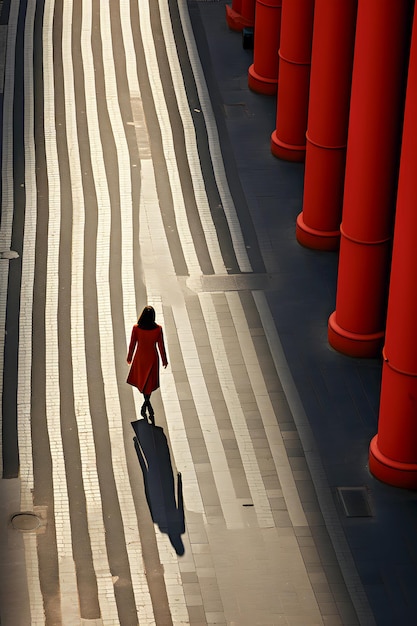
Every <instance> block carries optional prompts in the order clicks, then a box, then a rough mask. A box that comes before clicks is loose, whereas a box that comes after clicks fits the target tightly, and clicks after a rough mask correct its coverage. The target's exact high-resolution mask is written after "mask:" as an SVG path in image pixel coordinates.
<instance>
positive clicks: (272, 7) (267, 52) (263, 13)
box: [248, 0, 282, 95]
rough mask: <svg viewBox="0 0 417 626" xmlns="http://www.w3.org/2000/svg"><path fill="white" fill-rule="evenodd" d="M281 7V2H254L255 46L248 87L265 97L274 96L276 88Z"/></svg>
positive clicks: (275, 0)
mask: <svg viewBox="0 0 417 626" xmlns="http://www.w3.org/2000/svg"><path fill="white" fill-rule="evenodd" d="M281 7H282V0H256V11H255V38H254V41H255V45H254V50H253V64H252V65H251V66H250V68H249V72H248V85H249V87H250V89H252V90H253V91H256V92H258V93H262V94H265V95H274V94H275V93H276V91H277V86H278V50H279V42H280V33H281Z"/></svg>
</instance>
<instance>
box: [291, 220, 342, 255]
mask: <svg viewBox="0 0 417 626" xmlns="http://www.w3.org/2000/svg"><path fill="white" fill-rule="evenodd" d="M295 235H296V237H297V241H298V243H299V244H301V245H302V246H304V247H305V248H311V249H312V250H325V251H331V250H338V249H339V246H340V230H333V231H325V230H316V229H315V228H310V226H307V224H306V223H305V222H304V218H303V212H302V211H301V213H299V215H298V217H297V222H296V227H295Z"/></svg>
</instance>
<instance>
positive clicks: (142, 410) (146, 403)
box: [140, 393, 151, 419]
mask: <svg viewBox="0 0 417 626" xmlns="http://www.w3.org/2000/svg"><path fill="white" fill-rule="evenodd" d="M150 397H151V396H150V395H148V394H147V393H144V394H143V398H144V400H145V401H144V403H143V404H142V408H141V410H140V414H141V415H142V417H144V418H145V419H148V416H147V415H146V407H147V406H148V403H149V398H150Z"/></svg>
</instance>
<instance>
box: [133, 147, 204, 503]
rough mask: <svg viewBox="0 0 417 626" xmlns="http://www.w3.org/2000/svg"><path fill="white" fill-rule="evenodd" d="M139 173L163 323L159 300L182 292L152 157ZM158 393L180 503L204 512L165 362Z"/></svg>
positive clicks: (151, 279) (155, 298) (147, 260)
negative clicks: (180, 492)
mask: <svg viewBox="0 0 417 626" xmlns="http://www.w3.org/2000/svg"><path fill="white" fill-rule="evenodd" d="M141 174H142V189H141V202H140V219H141V226H140V247H141V253H142V259H143V265H144V267H143V269H144V275H145V278H146V289H147V293H148V301H149V302H151V303H152V306H154V308H155V310H156V313H157V318H158V320H159V321H160V323H161V324H162V325H163V308H162V300H163V301H164V304H165V305H166V306H168V307H169V306H170V305H171V302H172V299H176V298H181V297H182V295H181V294H180V293H179V292H178V290H177V289H176V277H175V274H174V268H173V266H172V261H171V259H170V257H169V250H168V243H167V241H166V235H165V231H164V226H163V224H162V218H161V214H160V207H159V202H158V197H157V195H156V189H155V179H154V172H153V163H152V161H150V160H148V159H146V160H143V161H142V167H141ZM162 294H163V297H162ZM168 358H169V354H168ZM136 396H137V394H136ZM161 396H162V400H163V403H164V408H165V414H166V419H167V424H168V430H169V439H170V442H171V446H172V450H173V453H174V456H175V459H176V460H177V463H180V462H181V467H179V470H180V471H181V473H182V475H183V485H184V503H185V505H186V507H187V509H189V510H190V511H195V512H197V513H201V514H202V515H204V507H203V501H202V498H201V493H200V488H199V485H198V480H197V475H196V472H195V467H194V463H193V458H192V455H191V451H190V446H189V443H188V439H187V433H186V430H185V425H184V420H183V416H182V412H181V407H180V403H179V400H178V394H177V390H176V387H175V381H174V377H173V374H172V370H171V368H170V367H169V366H168V368H167V369H166V370H163V371H162V372H161Z"/></svg>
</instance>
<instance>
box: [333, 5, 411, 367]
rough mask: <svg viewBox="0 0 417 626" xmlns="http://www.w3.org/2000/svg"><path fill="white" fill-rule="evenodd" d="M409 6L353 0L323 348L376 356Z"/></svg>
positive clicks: (381, 328) (388, 253)
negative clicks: (334, 269) (332, 295)
mask: <svg viewBox="0 0 417 626" xmlns="http://www.w3.org/2000/svg"><path fill="white" fill-rule="evenodd" d="M412 9H413V2H412V0H403V1H402V2H395V3H393V2H391V1H390V0H360V2H359V5H358V16H357V26H356V41H355V53H354V62H353V76H352V94H351V105H350V119H349V131H348V144H347V155H346V174H345V190H344V201H343V214H342V224H341V228H340V230H341V240H340V257H339V272H338V282H337V297H336V311H335V312H334V313H332V315H331V316H330V319H329V324H328V338H329V342H330V344H331V345H332V346H333V347H334V348H335V349H336V350H338V351H339V352H343V353H344V354H347V355H349V356H354V357H375V356H378V355H380V353H381V348H382V344H383V337H384V329H385V314H386V298H387V283H388V275H389V264H390V259H391V243H392V242H391V238H392V222H393V215H394V207H395V199H396V187H397V174H398V161H399V149H400V144H401V129H402V118H403V109H404V92H405V79H406V70H407V63H408V49H409V41H410V36H409V35H410V24H411V16H412Z"/></svg>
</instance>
